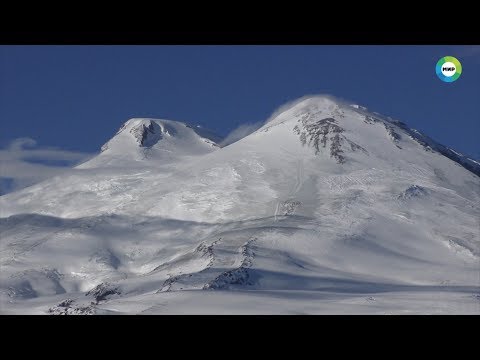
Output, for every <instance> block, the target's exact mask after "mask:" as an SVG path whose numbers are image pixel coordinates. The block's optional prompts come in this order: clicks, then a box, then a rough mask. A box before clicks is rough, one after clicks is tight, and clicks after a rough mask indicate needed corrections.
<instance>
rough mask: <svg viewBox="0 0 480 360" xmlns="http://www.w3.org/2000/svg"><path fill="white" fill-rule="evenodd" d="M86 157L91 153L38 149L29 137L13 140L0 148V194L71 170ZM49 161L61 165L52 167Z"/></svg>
mask: <svg viewBox="0 0 480 360" xmlns="http://www.w3.org/2000/svg"><path fill="white" fill-rule="evenodd" d="M90 157H91V154H87V153H83V152H78V151H69V150H62V149H58V148H52V147H38V146H37V142H36V141H35V140H34V139H31V138H18V139H15V140H13V141H12V142H11V143H10V144H9V145H8V146H7V147H6V148H5V149H0V180H1V181H0V194H4V193H6V192H9V191H14V190H18V189H21V188H24V187H27V186H30V185H33V184H35V183H37V182H40V181H43V180H45V179H48V178H50V177H53V176H56V175H60V174H63V173H65V172H68V171H71V170H72V169H71V167H72V166H75V165H78V164H79V163H81V162H83V161H85V160H87V159H88V158H90ZM52 162H53V163H55V162H60V163H61V164H62V165H52V164H51V163H52Z"/></svg>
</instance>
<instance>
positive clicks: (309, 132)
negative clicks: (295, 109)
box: [293, 117, 367, 164]
mask: <svg viewBox="0 0 480 360" xmlns="http://www.w3.org/2000/svg"><path fill="white" fill-rule="evenodd" d="M310 120H311V117H302V118H301V119H300V120H299V122H301V125H300V124H299V125H296V126H295V127H294V128H293V131H294V133H295V134H297V135H299V136H300V142H301V143H302V145H303V146H305V145H307V144H308V145H309V146H313V148H314V149H315V155H318V154H319V153H320V148H326V147H327V143H330V157H332V158H334V159H335V160H337V162H338V163H339V164H342V163H344V162H345V156H344V151H343V149H342V144H343V143H344V142H347V143H348V144H349V145H350V148H351V149H352V151H357V150H362V151H364V152H365V153H367V151H366V150H365V149H364V148H363V147H361V146H360V145H357V144H355V143H354V142H352V141H350V140H348V139H347V138H346V137H345V136H343V135H342V133H343V132H344V129H343V128H341V127H340V126H338V125H337V122H336V120H335V119H334V118H325V119H321V120H317V121H313V122H312V121H310ZM307 121H310V122H307Z"/></svg>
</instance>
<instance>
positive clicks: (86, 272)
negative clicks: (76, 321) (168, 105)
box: [0, 96, 480, 314]
mask: <svg viewBox="0 0 480 360" xmlns="http://www.w3.org/2000/svg"><path fill="white" fill-rule="evenodd" d="M218 143H220V138H219V137H217V136H215V135H214V134H212V133H211V132H209V131H207V130H205V129H203V128H200V127H197V126H191V125H188V124H184V123H181V122H176V121H170V120H157V119H131V120H129V121H127V122H126V123H125V124H124V125H123V126H122V127H121V128H120V130H119V131H118V132H117V134H116V135H115V136H114V137H113V138H112V139H111V140H110V141H108V142H107V143H106V144H105V145H104V146H103V147H102V151H101V152H100V153H99V155H98V156H96V157H95V158H93V159H91V160H89V161H88V162H85V163H83V164H82V165H80V166H78V167H77V168H76V169H75V171H74V172H71V173H69V174H67V175H62V176H58V177H56V178H52V179H49V180H47V181H44V182H42V183H39V184H36V185H34V186H31V187H29V188H25V189H23V190H21V191H18V192H15V193H11V194H7V195H4V196H1V197H0V236H1V242H0V266H1V271H0V312H1V313H3V314H14V313H20V314H127V313H128V314H131V313H141V314H181V313H186V314H201V313H202V314H203V313H213V314H217V313H222V314H231V313H246V314H253V313H262V314H266V313H275V314H277V313H278V314H320V313H327V314H331V313H338V314H343V313H353V314H357V313H370V314H406V313H421V314H437V313H447V314H450V313H468V314H470V313H476V314H478V313H480V222H479V219H480V178H479V176H480V165H479V163H478V162H476V161H474V160H472V159H469V158H467V157H465V156H463V155H462V154H460V153H458V152H456V151H454V150H452V149H449V148H447V147H445V146H442V145H440V144H438V143H436V142H435V141H433V140H432V139H430V138H428V137H427V136H425V135H424V134H421V133H419V132H418V131H416V130H413V129H410V128H408V126H407V125H405V124H404V123H402V122H400V121H396V120H393V119H390V118H387V117H383V116H381V115H379V114H377V113H371V112H369V111H368V110H367V109H366V108H364V107H362V106H359V105H348V104H345V103H343V102H340V101H337V100H335V99H333V98H330V97H324V96H314V97H310V98H307V99H303V100H302V101H299V102H296V103H295V104H293V105H292V106H290V107H289V108H286V109H284V111H283V112H282V113H280V114H277V115H276V116H275V117H274V118H273V119H271V120H270V121H268V122H267V123H266V124H265V125H264V126H262V127H261V128H260V129H258V130H257V131H255V132H254V133H252V134H250V135H248V136H247V137H245V138H243V139H241V140H239V141H237V142H235V143H233V144H230V145H228V146H225V147H220V146H219V145H217V144H218Z"/></svg>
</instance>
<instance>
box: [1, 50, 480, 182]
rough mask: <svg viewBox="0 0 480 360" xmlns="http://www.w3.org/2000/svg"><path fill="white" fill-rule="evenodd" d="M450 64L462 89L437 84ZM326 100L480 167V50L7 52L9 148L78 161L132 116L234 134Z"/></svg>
mask: <svg viewBox="0 0 480 360" xmlns="http://www.w3.org/2000/svg"><path fill="white" fill-rule="evenodd" d="M446 55H452V56H456V57H457V58H458V59H459V60H460V61H461V63H462V65H463V73H462V76H461V77H460V78H459V79H458V80H457V81H456V82H454V83H443V82H441V81H440V80H439V79H438V78H437V76H436V75H435V64H436V62H437V60H438V59H439V58H440V57H443V56H446ZM318 93H328V94H331V95H334V96H337V97H340V98H344V99H347V100H351V101H353V102H355V103H358V104H361V105H364V106H366V107H368V108H369V109H371V110H373V111H377V112H379V113H382V114H384V115H388V116H391V117H393V118H396V119H399V120H402V121H404V122H406V123H407V124H408V125H410V126H411V127H414V128H416V129H419V130H421V131H423V132H425V133H426V134H428V135H429V136H431V137H432V138H434V139H435V140H437V141H439V142H441V143H443V144H445V145H447V146H449V147H452V148H454V149H456V150H458V151H460V152H463V153H466V154H468V155H470V156H473V157H475V158H477V159H478V158H480V147H479V144H478V134H479V133H480V115H479V114H480V111H479V109H478V103H479V100H480V47H478V46H477V47H476V46H345V45H342V46H0V121H1V132H0V148H3V149H6V148H9V146H10V147H11V146H12V141H17V143H18V139H19V138H29V139H33V140H35V141H36V144H34V143H30V144H27V145H28V146H30V147H36V148H42V149H46V148H49V149H51V150H52V149H53V148H55V149H61V150H62V151H63V153H66V152H68V151H71V152H74V154H76V155H74V156H73V159H77V158H78V156H77V155H78V154H79V153H93V152H95V151H98V150H99V148H100V146H101V145H102V144H103V143H104V142H106V141H107V140H108V139H109V138H110V137H111V136H112V135H113V134H114V133H115V132H116V130H117V129H118V128H119V127H120V125H121V124H122V123H123V122H125V121H126V120H128V119H129V118H131V117H157V118H166V119H172V120H179V121H186V122H191V123H194V124H200V125H202V126H204V127H208V128H210V129H212V130H214V131H216V132H217V133H219V134H221V135H226V134H228V133H229V132H230V131H232V130H233V129H235V128H236V127H238V126H240V125H241V124H245V123H255V122H259V121H264V120H265V119H267V118H268V117H269V115H270V114H271V113H272V112H273V111H274V110H275V109H276V108H278V107H279V106H281V105H282V104H284V103H285V102H288V101H290V100H294V99H296V98H298V97H301V96H303V95H306V94H318ZM20 143H22V141H21V140H20ZM27 143H28V141H27ZM46 160H52V161H53V160H55V159H46ZM60 160H65V159H64V158H63V157H62V158H61V159H60ZM72 161H73V160H72ZM0 175H2V174H0ZM3 176H5V174H3Z"/></svg>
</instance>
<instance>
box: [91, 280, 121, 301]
mask: <svg viewBox="0 0 480 360" xmlns="http://www.w3.org/2000/svg"><path fill="white" fill-rule="evenodd" d="M120 294H121V292H120V290H119V289H118V288H117V287H114V286H112V285H111V284H109V283H101V284H99V285H97V286H95V287H94V288H93V289H92V290H90V291H88V292H87V293H86V294H85V296H93V297H94V299H95V301H96V303H97V304H98V303H99V302H100V301H104V300H107V298H108V297H109V296H112V295H120Z"/></svg>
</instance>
